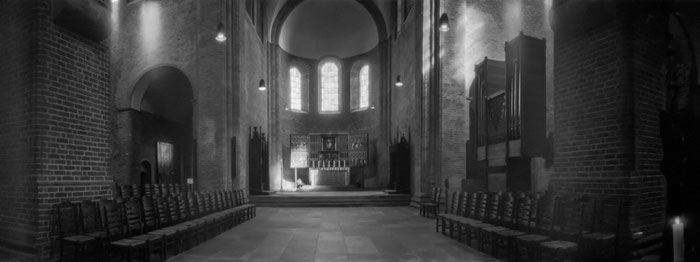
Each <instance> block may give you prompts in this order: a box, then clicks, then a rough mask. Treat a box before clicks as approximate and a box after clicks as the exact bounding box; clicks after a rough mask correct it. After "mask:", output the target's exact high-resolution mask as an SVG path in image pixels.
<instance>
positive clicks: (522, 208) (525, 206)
mask: <svg viewBox="0 0 700 262" xmlns="http://www.w3.org/2000/svg"><path fill="white" fill-rule="evenodd" d="M532 203H533V202H532V196H530V195H523V196H522V197H521V198H520V199H519V200H518V201H516V204H515V212H514V215H515V219H514V223H515V225H514V228H515V229H516V230H520V231H523V232H527V233H531V232H532V228H533V227H534V226H535V223H534V222H533V220H532V219H531V218H532V217H533V216H532Z"/></svg>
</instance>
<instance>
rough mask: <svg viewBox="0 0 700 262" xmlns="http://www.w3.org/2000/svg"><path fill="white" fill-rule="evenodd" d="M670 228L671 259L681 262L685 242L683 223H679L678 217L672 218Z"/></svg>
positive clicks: (683, 256)
mask: <svg viewBox="0 0 700 262" xmlns="http://www.w3.org/2000/svg"><path fill="white" fill-rule="evenodd" d="M671 229H672V230H673V261H674V262H683V259H684V258H685V255H684V253H685V243H684V242H683V223H681V218H680V217H676V218H675V219H674V221H673V224H672V225H671Z"/></svg>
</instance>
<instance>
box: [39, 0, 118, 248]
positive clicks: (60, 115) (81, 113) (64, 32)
mask: <svg viewBox="0 0 700 262" xmlns="http://www.w3.org/2000/svg"><path fill="white" fill-rule="evenodd" d="M33 15H34V18H35V21H34V22H35V24H34V26H35V30H36V31H35V32H36V34H37V35H38V37H37V39H36V53H35V57H34V59H33V60H34V61H33V62H34V63H35V64H34V66H35V71H34V72H35V74H34V76H33V81H34V87H33V88H32V93H33V94H32V107H33V108H32V112H33V115H32V117H31V119H32V123H31V127H30V129H31V131H30V133H31V134H32V136H33V137H34V139H35V141H34V144H33V146H32V154H33V166H34V171H33V175H34V176H35V178H36V187H37V207H36V208H37V210H36V211H37V217H36V220H35V222H36V239H35V246H36V249H37V253H38V255H39V257H44V258H47V257H50V256H52V255H55V254H56V253H52V252H54V251H55V249H56V248H57V245H56V243H57V242H56V241H55V237H56V231H55V230H56V228H54V226H55V225H56V223H55V221H54V220H53V219H52V216H51V208H52V205H54V204H56V203H59V202H60V201H63V200H70V201H74V200H82V199H98V198H100V197H105V196H110V195H111V190H110V186H111V185H112V178H111V177H110V176H109V173H108V171H109V170H108V167H109V161H110V157H111V148H110V146H111V144H110V142H111V138H112V137H111V135H112V133H111V132H112V123H113V115H112V112H113V109H114V107H113V102H112V90H111V88H110V82H109V79H110V63H109V62H110V52H109V47H108V45H107V44H106V43H105V42H104V41H103V42H94V41H92V40H89V39H88V38H85V37H83V36H81V35H78V34H76V33H74V32H72V31H70V30H69V29H67V28H63V27H59V26H57V25H56V24H54V23H53V21H52V18H51V2H50V1H38V3H37V5H36V7H35V9H34V14H33Z"/></svg>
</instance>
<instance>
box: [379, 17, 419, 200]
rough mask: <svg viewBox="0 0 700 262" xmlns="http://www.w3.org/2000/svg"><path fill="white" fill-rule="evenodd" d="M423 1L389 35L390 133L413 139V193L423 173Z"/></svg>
mask: <svg viewBox="0 0 700 262" xmlns="http://www.w3.org/2000/svg"><path fill="white" fill-rule="evenodd" d="M421 8H422V5H421V4H419V3H415V4H414V7H413V11H411V12H410V13H409V15H408V16H407V17H406V19H405V21H404V22H403V23H401V24H399V25H398V27H399V29H400V31H399V33H398V34H393V32H392V34H391V35H392V36H391V37H390V39H389V44H390V52H391V53H390V57H391V58H390V60H389V63H390V64H389V72H390V73H389V86H388V87H387V88H390V89H391V90H390V92H389V94H390V99H389V101H390V105H389V106H390V108H389V118H390V120H389V123H390V128H389V130H388V131H389V134H390V136H389V137H390V138H393V137H395V136H396V132H399V133H401V134H405V135H406V138H409V134H410V139H411V141H410V143H411V163H410V165H411V191H412V194H413V195H416V196H418V195H420V194H421V192H423V191H422V190H421V186H420V185H421V181H422V180H421V177H422V175H423V173H422V169H421V168H422V165H421V161H420V160H421V158H422V151H421V147H420V145H421V141H422V137H421V135H420V134H421V132H420V130H421V112H422V107H421V105H422V101H423V100H422V99H421V97H422V95H423V92H422V89H421V79H422V77H421V69H420V66H421V65H420V64H421V60H420V59H421V57H422V55H421V53H420V51H419V50H420V32H421V30H422V28H421V26H420V25H421V24H422V23H421V18H420V14H421V13H420V9H421ZM397 75H401V81H402V82H403V87H396V86H394V83H395V81H396V76H397Z"/></svg>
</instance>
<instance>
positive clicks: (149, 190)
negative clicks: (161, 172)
mask: <svg viewBox="0 0 700 262" xmlns="http://www.w3.org/2000/svg"><path fill="white" fill-rule="evenodd" d="M143 194H144V195H146V196H151V197H152V196H154V195H155V194H153V184H144V185H143Z"/></svg>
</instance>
